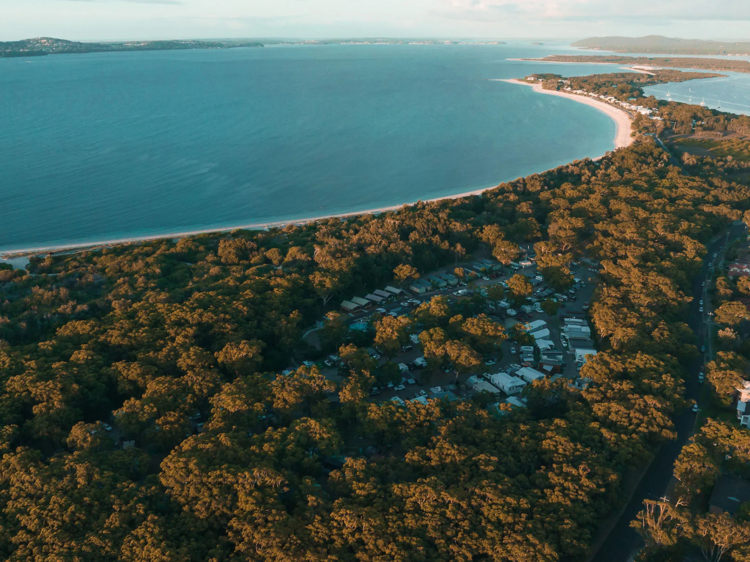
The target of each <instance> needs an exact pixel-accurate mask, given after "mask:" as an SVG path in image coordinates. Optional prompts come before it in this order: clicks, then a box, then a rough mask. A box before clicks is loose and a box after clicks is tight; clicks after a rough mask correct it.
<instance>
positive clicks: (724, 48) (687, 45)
mask: <svg viewBox="0 0 750 562" xmlns="http://www.w3.org/2000/svg"><path fill="white" fill-rule="evenodd" d="M572 46H573V47H579V48H581V49H593V50H597V51H614V52H615V53H644V54H661V55H742V56H747V55H750V43H748V42H734V41H701V40H698V39H674V38H671V37H663V36H661V35H648V36H646V37H589V38H588V39H584V40H582V41H578V42H576V43H573V44H572Z"/></svg>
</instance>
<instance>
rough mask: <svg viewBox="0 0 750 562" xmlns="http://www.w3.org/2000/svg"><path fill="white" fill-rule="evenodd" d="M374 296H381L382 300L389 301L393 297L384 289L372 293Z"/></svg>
mask: <svg viewBox="0 0 750 562" xmlns="http://www.w3.org/2000/svg"><path fill="white" fill-rule="evenodd" d="M372 294H373V295H377V296H379V297H380V298H381V299H389V298H391V297H392V296H393V295H392V294H391V293H388V292H386V291H383V290H382V289H376V290H374V291H373V292H372Z"/></svg>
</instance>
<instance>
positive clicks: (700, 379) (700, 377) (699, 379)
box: [698, 373, 706, 382]
mask: <svg viewBox="0 0 750 562" xmlns="http://www.w3.org/2000/svg"><path fill="white" fill-rule="evenodd" d="M705 378H706V377H705V376H704V375H703V373H698V382H703V381H704V379H705Z"/></svg>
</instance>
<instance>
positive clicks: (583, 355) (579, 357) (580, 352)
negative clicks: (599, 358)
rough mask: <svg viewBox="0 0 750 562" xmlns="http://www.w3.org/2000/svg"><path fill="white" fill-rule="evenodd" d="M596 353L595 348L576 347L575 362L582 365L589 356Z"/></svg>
mask: <svg viewBox="0 0 750 562" xmlns="http://www.w3.org/2000/svg"><path fill="white" fill-rule="evenodd" d="M595 355H596V350H595V349H586V348H577V349H576V363H578V364H579V365H583V364H585V363H586V361H588V358H589V357H594V356H595Z"/></svg>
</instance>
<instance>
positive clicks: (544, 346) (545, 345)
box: [536, 339, 555, 353]
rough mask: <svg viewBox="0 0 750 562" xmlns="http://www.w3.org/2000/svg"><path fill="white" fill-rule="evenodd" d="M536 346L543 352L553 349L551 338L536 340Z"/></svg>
mask: <svg viewBox="0 0 750 562" xmlns="http://www.w3.org/2000/svg"><path fill="white" fill-rule="evenodd" d="M536 347H537V348H538V349H539V351H540V352H542V353H543V352H545V351H550V350H553V349H555V344H554V343H552V341H551V340H544V339H540V340H536Z"/></svg>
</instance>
